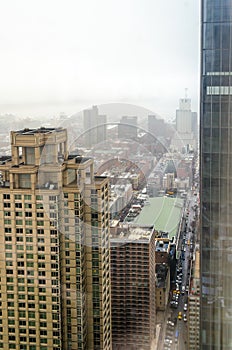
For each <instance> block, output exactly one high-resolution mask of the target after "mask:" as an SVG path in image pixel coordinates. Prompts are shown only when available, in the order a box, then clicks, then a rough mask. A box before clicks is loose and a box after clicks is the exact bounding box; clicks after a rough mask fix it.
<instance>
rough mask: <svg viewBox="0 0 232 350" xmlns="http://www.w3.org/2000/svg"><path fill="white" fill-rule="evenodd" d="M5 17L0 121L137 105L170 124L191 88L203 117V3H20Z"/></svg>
mask: <svg viewBox="0 0 232 350" xmlns="http://www.w3.org/2000/svg"><path fill="white" fill-rule="evenodd" d="M0 9H1V21H0V33H1V34H0V38H1V40H0V45H1V62H2V64H1V67H0V75H1V85H0V96H1V99H0V114H4V113H13V114H16V115H17V116H19V117H28V116H31V117H49V116H51V117H52V116H54V115H56V114H59V113H60V112H64V113H66V114H67V115H72V114H75V113H76V112H79V111H81V110H83V109H84V108H89V107H90V106H92V105H101V104H108V103H129V104H134V105H138V106H142V107H144V108H147V109H150V110H152V111H153V112H155V113H157V114H158V115H159V116H161V117H163V118H165V119H170V118H172V117H174V116H175V111H176V109H177V108H178V104H179V98H181V97H184V96H185V88H187V89H188V97H189V98H191V100H192V110H195V111H197V112H198V88H199V73H198V72H199V57H198V56H199V4H198V1H193V0H185V1H181V0H177V1H175V3H173V1H171V0H167V1H165V2H164V1H163V2H162V1H153V0H144V1H143V2H141V1H139V0H127V1H126V2H123V1H122V0H119V1H117V2H115V1H106V0H102V1H100V2H95V1H93V0H87V1H85V2H83V1H74V0H70V1H68V2H64V1H53V0H51V1H49V2H47V1H45V0H42V1H40V2H36V3H35V2H31V1H29V0H22V1H21V2H20V3H19V2H17V1H15V0H12V1H9V2H3V3H2V4H1V7H0Z"/></svg>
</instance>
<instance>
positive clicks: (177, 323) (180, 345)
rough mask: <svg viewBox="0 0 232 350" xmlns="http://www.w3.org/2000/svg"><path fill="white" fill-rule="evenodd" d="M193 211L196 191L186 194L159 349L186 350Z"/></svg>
mask: <svg viewBox="0 0 232 350" xmlns="http://www.w3.org/2000/svg"><path fill="white" fill-rule="evenodd" d="M196 212H197V195H196V192H195V191H189V194H188V197H187V200H186V207H185V218H184V219H183V220H184V221H183V225H182V231H181V233H180V240H179V245H178V250H179V251H178V252H177V254H178V256H179V258H178V260H177V266H176V279H175V283H174V284H173V287H172V298H171V301H170V304H169V305H168V308H167V310H166V312H165V316H166V318H165V320H164V323H165V324H163V327H162V335H161V336H160V342H159V346H158V347H157V349H158V350H187V341H188V339H187V337H188V333H187V323H188V291H189V284H190V277H191V276H190V273H191V270H190V266H191V260H192V257H193V250H194V244H195V234H196V233H195V220H197V218H196Z"/></svg>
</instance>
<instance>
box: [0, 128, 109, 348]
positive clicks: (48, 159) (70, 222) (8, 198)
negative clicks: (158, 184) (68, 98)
mask: <svg viewBox="0 0 232 350" xmlns="http://www.w3.org/2000/svg"><path fill="white" fill-rule="evenodd" d="M11 149H12V156H11V157H8V158H6V157H4V158H0V174H1V175H0V266H1V269H0V278H1V284H0V288H1V293H0V302H1V303H0V323H1V328H0V348H2V349H17V350H19V349H27V350H54V349H60V350H61V349H62V350H74V349H86V350H89V349H92V350H93V349H94V350H95V349H102V350H103V349H104V350H105V349H109V350H110V349H111V347H112V345H111V306H110V305H111V299H110V256H109V254H110V249H109V209H108V207H109V202H108V196H109V195H108V191H109V189H108V180H107V178H104V177H94V172H93V160H92V159H90V158H82V157H80V156H75V155H72V156H69V155H68V153H67V133H66V130H65V129H62V128H58V129H46V128H41V129H36V130H30V129H24V130H20V131H16V132H11ZM3 330H4V332H3Z"/></svg>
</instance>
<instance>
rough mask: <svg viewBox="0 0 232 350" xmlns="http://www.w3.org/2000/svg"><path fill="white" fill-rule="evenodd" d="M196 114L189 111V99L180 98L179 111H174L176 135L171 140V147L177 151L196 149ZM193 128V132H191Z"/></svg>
mask: <svg viewBox="0 0 232 350" xmlns="http://www.w3.org/2000/svg"><path fill="white" fill-rule="evenodd" d="M196 119H197V114H196V112H192V111H191V99H190V98H181V99H180V101H179V109H177V110H176V135H175V136H174V137H173V139H172V146H173V147H174V148H177V149H178V150H182V149H183V148H185V149H188V148H189V146H191V147H193V148H194V149H195V148H196V134H195V131H196V125H195V123H197V120H196ZM193 128H194V130H193Z"/></svg>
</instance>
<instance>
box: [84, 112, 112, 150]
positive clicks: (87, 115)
mask: <svg viewBox="0 0 232 350" xmlns="http://www.w3.org/2000/svg"><path fill="white" fill-rule="evenodd" d="M83 123H84V140H85V147H87V148H91V147H93V146H94V145H96V144H98V143H101V142H104V141H105V140H106V130H107V127H106V123H107V117H106V115H100V114H98V108H97V106H93V107H92V109H85V110H84V112H83Z"/></svg>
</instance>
